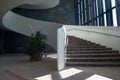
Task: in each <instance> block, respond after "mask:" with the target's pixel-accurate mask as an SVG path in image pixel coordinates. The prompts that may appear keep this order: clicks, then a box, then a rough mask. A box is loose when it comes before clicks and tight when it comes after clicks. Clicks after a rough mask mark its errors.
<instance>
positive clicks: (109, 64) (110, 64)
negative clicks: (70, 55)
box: [66, 62, 120, 67]
mask: <svg viewBox="0 0 120 80" xmlns="http://www.w3.org/2000/svg"><path fill="white" fill-rule="evenodd" d="M66 66H86V67H87V66H93V67H94V66H95V67H120V62H67V63H66Z"/></svg>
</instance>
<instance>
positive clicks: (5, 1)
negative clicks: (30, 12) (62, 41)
mask: <svg viewBox="0 0 120 80" xmlns="http://www.w3.org/2000/svg"><path fill="white" fill-rule="evenodd" d="M59 3H60V1H59V0H1V3H0V28H3V29H5V30H9V31H14V32H17V33H20V34H23V35H26V36H30V35H31V33H33V32H35V31H37V30H42V32H43V33H44V34H46V35H47V36H48V41H47V43H48V45H50V46H51V47H53V48H54V49H56V46H57V44H56V43H57V29H58V28H59V27H61V26H62V24H58V23H54V22H47V21H41V20H36V19H31V18H29V17H25V16H21V15H19V14H16V13H14V12H13V11H11V10H12V9H13V8H16V7H20V8H23V9H35V10H37V9H39V10H40V9H42V10H43V9H49V8H53V7H55V6H57V5H58V4H59ZM48 30H49V31H48ZM51 35H52V36H54V38H52V37H51Z"/></svg>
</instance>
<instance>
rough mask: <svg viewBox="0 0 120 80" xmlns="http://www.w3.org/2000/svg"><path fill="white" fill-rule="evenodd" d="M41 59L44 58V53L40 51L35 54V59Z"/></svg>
mask: <svg viewBox="0 0 120 80" xmlns="http://www.w3.org/2000/svg"><path fill="white" fill-rule="evenodd" d="M41 59H42V54H40V53H35V54H34V61H40V60H41Z"/></svg>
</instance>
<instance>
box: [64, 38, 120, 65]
mask: <svg viewBox="0 0 120 80" xmlns="http://www.w3.org/2000/svg"><path fill="white" fill-rule="evenodd" d="M66 65H67V66H120V54H119V51H116V50H112V49H111V48H106V47H105V46H101V45H100V44H96V43H93V42H91V41H87V40H83V39H79V38H76V37H72V36H68V47H67V54H66Z"/></svg>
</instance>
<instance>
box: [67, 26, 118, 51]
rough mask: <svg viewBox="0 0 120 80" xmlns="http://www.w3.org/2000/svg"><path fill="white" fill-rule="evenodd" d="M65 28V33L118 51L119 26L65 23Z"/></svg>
mask: <svg viewBox="0 0 120 80" xmlns="http://www.w3.org/2000/svg"><path fill="white" fill-rule="evenodd" d="M66 28H67V35H73V36H76V37H79V38H82V39H86V40H89V41H92V42H96V43H99V44H101V45H105V46H107V47H110V48H113V49H115V50H119V51H120V28H119V27H90V26H89V27H87V26H69V25H66Z"/></svg>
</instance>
